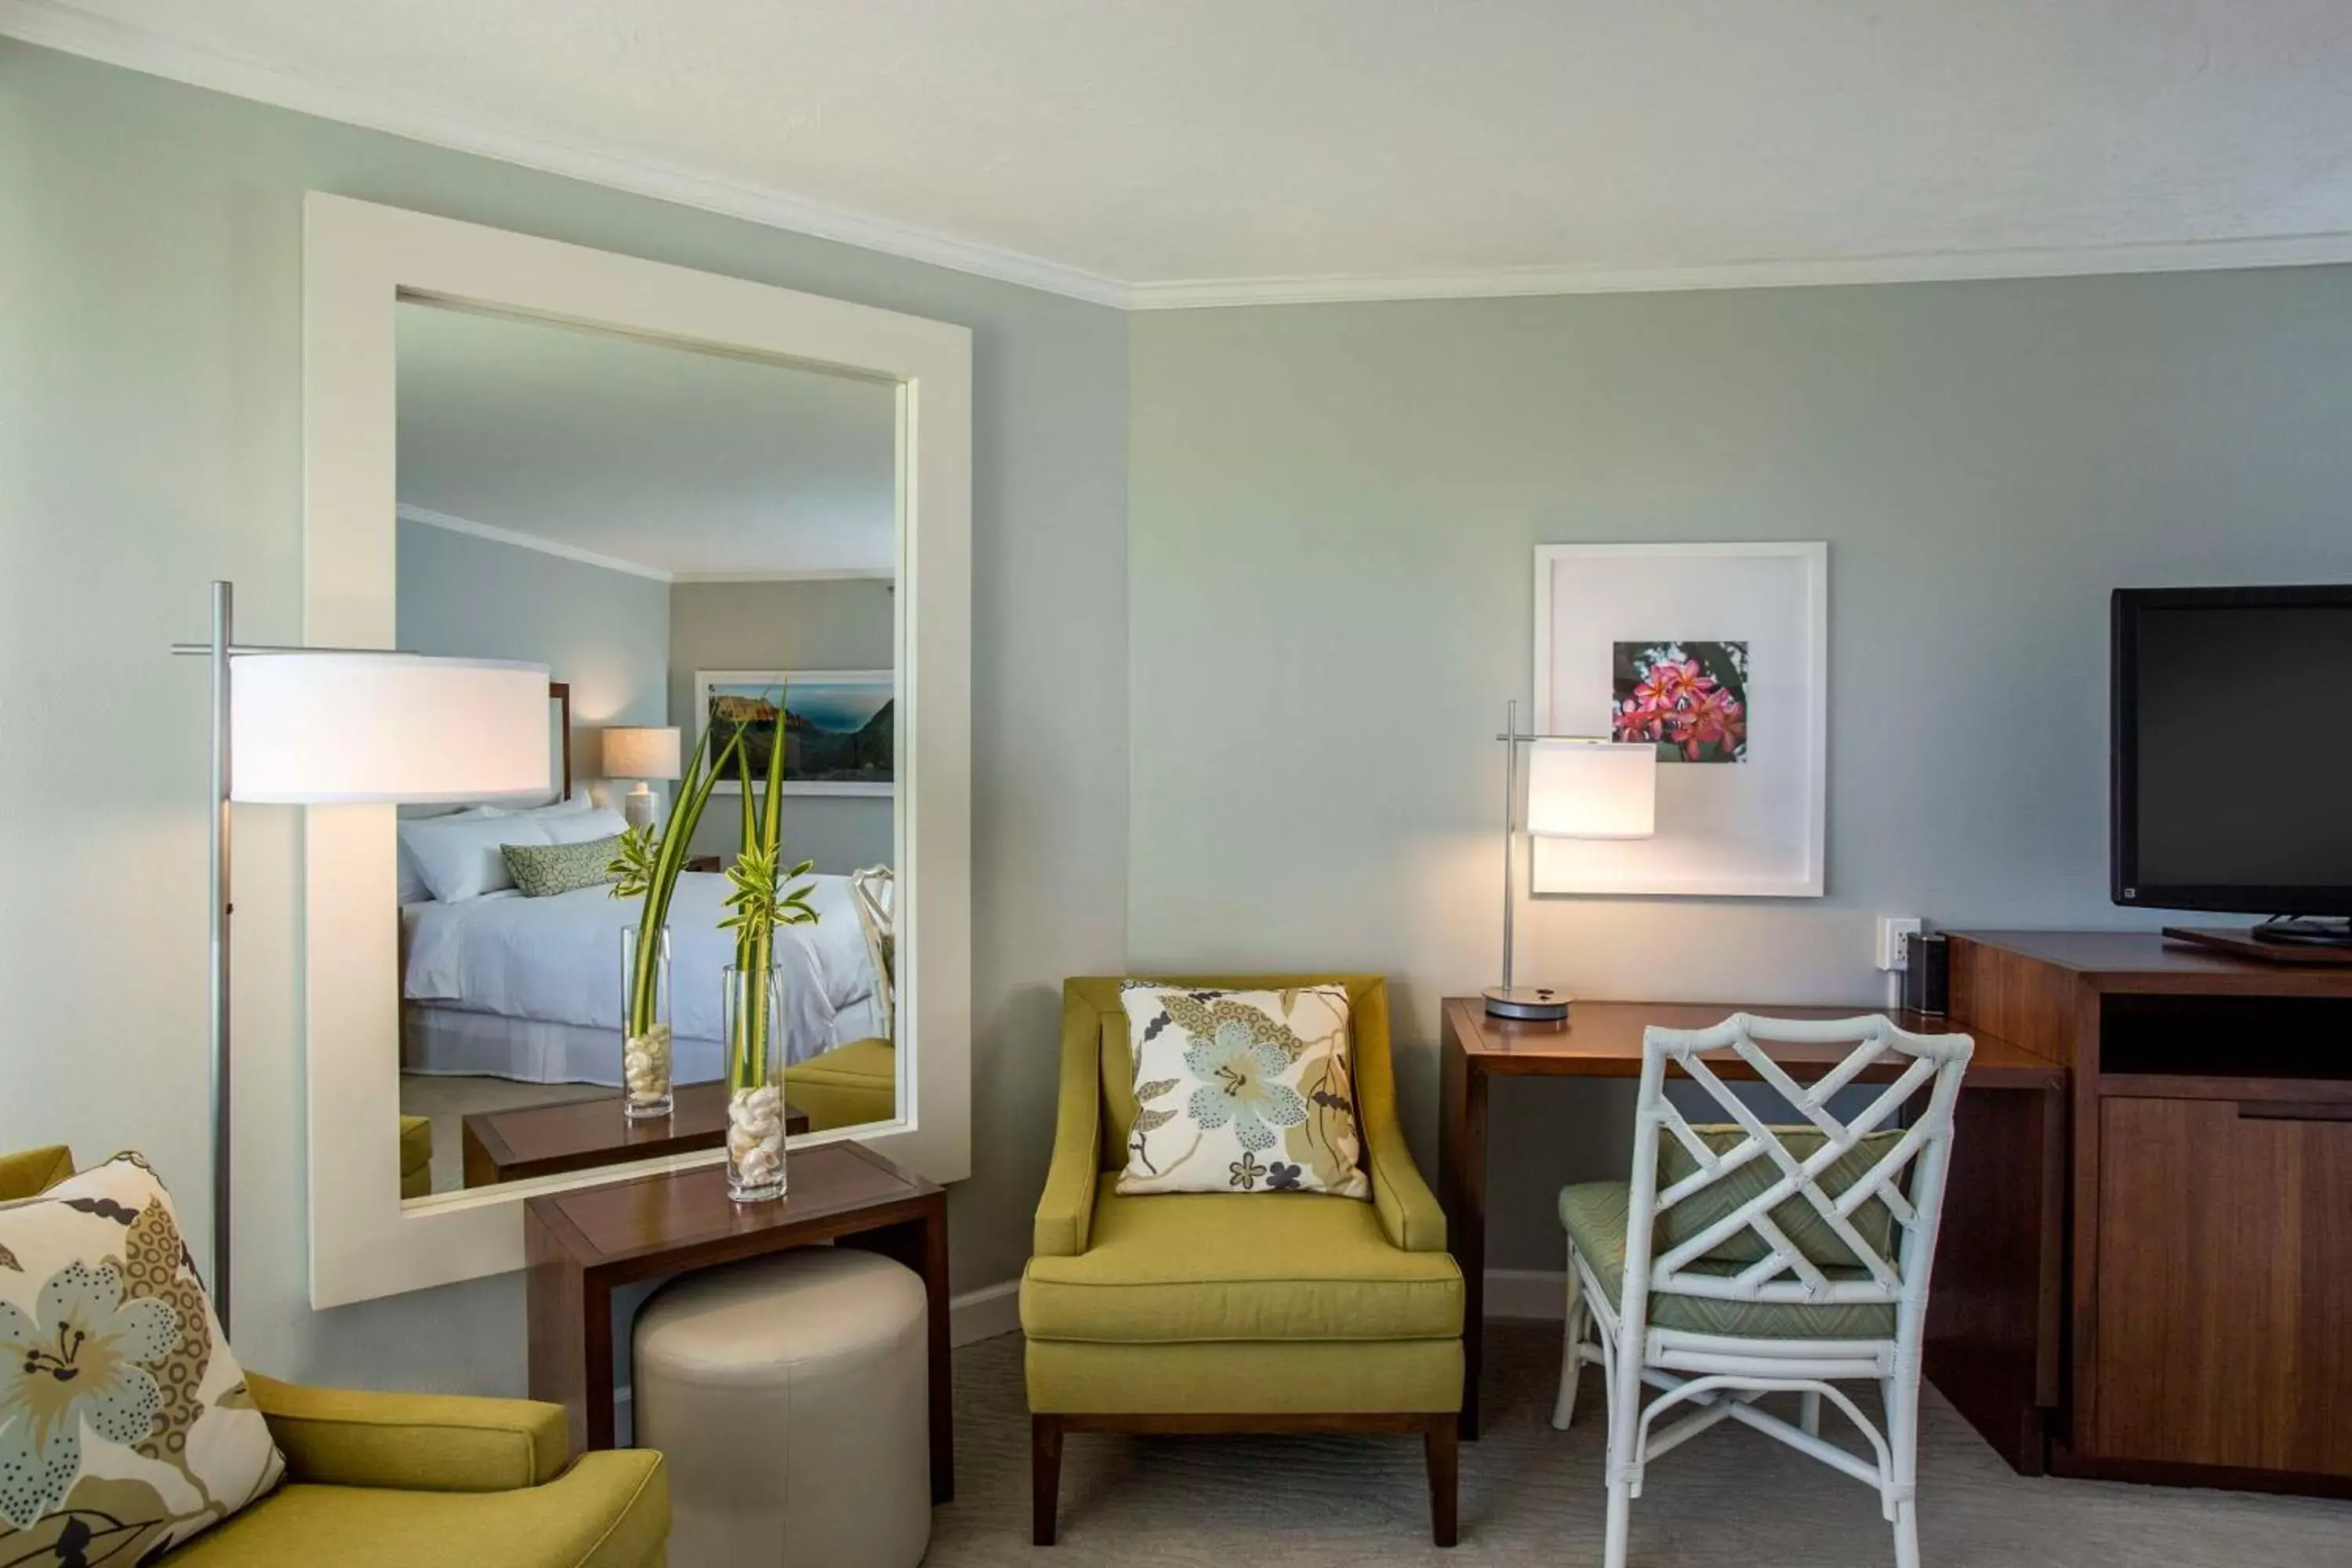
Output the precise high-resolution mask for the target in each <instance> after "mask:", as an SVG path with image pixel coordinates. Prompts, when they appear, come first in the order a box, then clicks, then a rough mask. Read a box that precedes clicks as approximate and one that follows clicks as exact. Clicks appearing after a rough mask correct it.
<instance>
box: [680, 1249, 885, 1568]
mask: <svg viewBox="0 0 2352 1568" xmlns="http://www.w3.org/2000/svg"><path fill="white" fill-rule="evenodd" d="M635 1346H636V1365H635V1372H634V1373H633V1384H634V1386H635V1399H634V1405H635V1419H636V1442H637V1446H638V1447H646V1448H658V1449H660V1450H661V1451H662V1453H663V1454H664V1455H665V1456H666V1457H667V1460H668V1465H669V1479H670V1508H671V1514H672V1519H673V1523H672V1524H671V1527H670V1537H669V1562H670V1568H720V1565H721V1564H727V1565H730V1568H731V1565H734V1564H739V1563H741V1564H760V1565H761V1568H765V1565H767V1564H780V1565H782V1564H789V1565H790V1568H915V1565H916V1564H917V1563H920V1562H921V1561H922V1559H923V1552H924V1551H925V1550H926V1549H927V1548H928V1547H929V1544H930V1539H931V1491H930V1448H929V1445H930V1434H929V1404H928V1397H927V1395H928V1389H929V1362H928V1360H927V1357H926V1352H925V1340H924V1300H923V1283H922V1280H921V1279H919V1278H918V1277H917V1276H916V1275H914V1274H913V1273H912V1272H910V1271H908V1269H905V1268H900V1267H899V1266H898V1264H896V1263H893V1262H891V1261H890V1260H889V1259H887V1258H879V1257H877V1256H876V1255H874V1254H873V1253H870V1252H858V1251H856V1250H854V1249H852V1248H849V1247H806V1248H803V1249H802V1250H800V1251H797V1252H789V1253H786V1254H784V1255H783V1256H782V1257H779V1258H760V1259H758V1260H756V1261H753V1262H750V1263H743V1264H738V1265H736V1266H734V1267H732V1268H724V1269H712V1270H709V1271H706V1272H704V1273H700V1274H694V1275H689V1276H688V1277H687V1278H685V1279H680V1280H678V1281H677V1283H676V1284H673V1285H669V1286H667V1287H665V1288H664V1289H662V1290H661V1291H659V1292H658V1293H657V1294H656V1295H655V1296H654V1298H653V1299H652V1300H649V1301H647V1302H646V1305H645V1307H644V1308H643V1310H640V1311H639V1312H638V1314H637V1321H636V1330H635Z"/></svg>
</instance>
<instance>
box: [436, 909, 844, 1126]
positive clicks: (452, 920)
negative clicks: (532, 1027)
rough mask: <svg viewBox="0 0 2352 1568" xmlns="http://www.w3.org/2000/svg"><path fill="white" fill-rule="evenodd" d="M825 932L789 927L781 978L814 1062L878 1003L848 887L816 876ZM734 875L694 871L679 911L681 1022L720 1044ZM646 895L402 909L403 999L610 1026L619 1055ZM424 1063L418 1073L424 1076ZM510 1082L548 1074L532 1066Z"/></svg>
mask: <svg viewBox="0 0 2352 1568" xmlns="http://www.w3.org/2000/svg"><path fill="white" fill-rule="evenodd" d="M809 880H810V882H811V883H813V884H814V886H813V888H812V890H811V893H810V898H809V902H810V905H811V906H812V907H813V908H814V910H816V912H817V923H816V924H815V925H814V926H789V927H786V928H784V929H782V931H778V933H777V939H776V962H777V963H778V965H779V966H780V967H781V968H782V971H783V979H784V1023H785V1041H786V1050H787V1054H786V1060H787V1061H791V1062H801V1061H806V1060H807V1059H808V1058H811V1057H814V1056H817V1055H820V1054H822V1053H824V1052H825V1051H827V1050H830V1049H832V1048H833V1047H835V1046H836V1045H839V1044H842V1043H844V1042H843V1039H842V1038H841V1037H838V1029H837V1026H838V1025H839V1024H842V1023H844V1022H847V1021H848V1020H846V1019H845V1018H844V1015H845V1014H854V1015H855V1016H856V1018H857V1019H859V1020H864V1019H866V1018H867V1017H870V1016H871V1013H872V1009H871V1008H869V1007H865V1006H860V1005H858V1004H860V1003H862V1002H864V1001H866V999H867V998H868V997H870V996H872V995H873V994H874V987H875V975H874V964H873V960H872V958H871V957H870V956H869V953H868V950H867V947H866V933H865V930H864V928H863V927H862V926H861V925H860V924H859V923H858V916H857V910H856V904H855V902H854V900H853V897H852V894H851V892H850V890H849V879H847V878H845V877H812V878H810V879H809ZM726 890H727V879H726V878H725V877H723V876H719V875H717V874H715V873H709V872H698V871H688V872H685V873H683V874H681V875H680V876H679V878H678V879H677V893H676V894H675V896H674V897H673V898H672V900H671V902H670V918H669V928H670V987H671V1004H670V1005H671V1009H672V1012H671V1019H672V1024H673V1026H674V1027H675V1029H676V1032H677V1036H678V1037H679V1039H680V1042H681V1049H683V1048H684V1046H683V1042H684V1041H686V1040H688V1039H703V1040H716V1039H718V1038H719V1032H720V1031H719V1011H720V989H721V980H720V972H721V971H723V970H724V969H725V968H726V967H727V966H728V965H729V964H730V963H733V962H734V961H735V939H734V933H733V932H731V931H720V930H719V921H720V920H721V919H722V918H723V917H724V915H725V913H726V910H725V909H724V908H723V905H722V900H724V898H725V896H726ZM638 914H639V904H638V901H637V900H635V899H628V900H622V899H615V898H614V897H613V896H612V894H611V890H610V889H607V888H603V887H596V888H582V889H577V890H575V891H573V892H569V893H559V894H557V895H556V896H555V897H553V898H546V899H527V898H524V897H523V896H522V895H521V894H520V893H519V892H515V891H506V892H499V893H489V894H485V895H484V896H482V897H480V898H478V899H467V900H462V901H460V902H457V903H454V904H444V903H436V902H425V903H416V904H408V905H404V906H403V908H402V910H401V931H402V939H403V942H402V945H403V947H404V950H405V958H404V965H403V971H402V976H401V994H402V996H403V997H404V998H405V999H406V1000H407V1001H410V1002H416V1003H431V1004H440V1005H452V1006H457V1007H461V1008H465V1009H467V1010H469V1011H474V1012H480V1013H488V1014H495V1015H498V1016H502V1017H508V1018H520V1019H529V1020H531V1021H534V1022H541V1023H554V1024H567V1025H573V1026H589V1027H596V1028H607V1029H611V1030H612V1031H614V1062H615V1065H616V1066H617V1064H618V1059H619V1056H618V1053H619V1050H620V1047H619V1043H618V1037H619V1031H620V1026H621V932H622V931H624V930H625V929H626V928H627V927H630V926H632V925H634V924H635V923H636V921H637V918H638ZM415 1065H416V1064H412V1066H415ZM500 1076H505V1077H515V1078H525V1079H533V1080H534V1081H545V1080H541V1079H537V1078H536V1075H535V1074H534V1073H533V1072H531V1071H530V1070H529V1069H528V1068H526V1067H525V1066H523V1065H522V1064H520V1063H518V1064H517V1067H516V1070H514V1071H511V1072H509V1073H505V1074H502V1075H500Z"/></svg>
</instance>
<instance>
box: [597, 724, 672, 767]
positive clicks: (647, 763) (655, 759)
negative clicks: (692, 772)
mask: <svg viewBox="0 0 2352 1568" xmlns="http://www.w3.org/2000/svg"><path fill="white" fill-rule="evenodd" d="M679 755H680V753H679V750H678V733H677V730H675V729H670V728H665V727H663V726H660V725H645V726H638V725H625V724H624V725H615V726H614V727H613V728H612V729H609V730H607V731H604V776H605V777H606V778H608V779H674V778H676V777H677V776H678V775H679V773H683V772H684V771H685V770H684V769H683V768H682V767H681V766H680V765H679Z"/></svg>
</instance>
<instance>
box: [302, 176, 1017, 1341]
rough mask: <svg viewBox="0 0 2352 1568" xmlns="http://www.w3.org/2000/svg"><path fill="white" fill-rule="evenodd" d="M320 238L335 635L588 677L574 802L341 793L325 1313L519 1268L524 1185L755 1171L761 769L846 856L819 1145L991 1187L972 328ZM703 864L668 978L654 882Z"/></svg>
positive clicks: (568, 709)
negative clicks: (736, 915) (753, 905)
mask: <svg viewBox="0 0 2352 1568" xmlns="http://www.w3.org/2000/svg"><path fill="white" fill-rule="evenodd" d="M307 224H308V228H307V267H308V275H307V284H308V314H307V322H306V326H307V333H306V339H307V341H306V354H307V356H308V365H307V370H308V387H309V390H308V395H307V404H308V409H307V413H308V421H309V427H308V431H307V435H308V448H309V454H308V455H309V464H310V513H309V520H308V531H307V535H306V541H307V545H308V550H309V559H310V574H309V584H310V594H309V605H308V612H309V613H308V619H307V625H306V635H307V636H308V637H309V639H310V641H312V642H314V643H322V644H324V643H333V644H358V645H362V646H396V647H402V648H404V649H408V650H411V651H415V652H418V653H426V654H445V655H461V656H468V657H478V658H499V659H513V660H524V661H528V662H530V663H533V664H539V665H544V666H545V667H546V668H547V669H548V672H549V678H550V702H549V710H548V715H549V717H548V735H547V745H548V752H549V759H550V762H549V785H548V789H547V791H546V793H545V795H543V796H541V797H534V798H528V799H517V798H513V797H508V798H502V799H499V800H496V801H482V802H452V803H448V804H446V805H436V806H403V807H399V808H397V809H396V810H395V809H394V808H391V807H371V806H342V807H331V808H313V809H312V812H311V816H310V824H309V829H308V832H307V835H306V869H307V875H306V927H307V948H308V962H307V964H306V974H307V983H308V995H307V1008H306V1016H307V1044H308V1061H309V1064H310V1089H311V1096H310V1099H311V1125H310V1168H311V1187H312V1204H311V1209H310V1215H311V1254H312V1269H311V1285H312V1299H313V1301H314V1303H316V1304H318V1305H322V1306H323V1305H331V1304H333V1303H335V1302H338V1301H344V1300H358V1299H362V1298H364V1297H368V1296H374V1295H382V1294H386V1293H389V1292H392V1291H395V1290H401V1289H415V1288H419V1287H421V1286H425V1285H428V1284H435V1283H441V1282H445V1281H447V1280H450V1279H463V1278H467V1277H470V1276H473V1275H478V1274H482V1273H488V1272H494V1271H498V1270H499V1269H503V1268H513V1267H517V1266H519V1265H520V1229H521V1226H520V1200H521V1199H523V1198H525V1197H527V1196H529V1195H530V1194H535V1193H540V1192H545V1191H549V1190H552V1189H555V1188H559V1187H562V1186H567V1185H575V1184H583V1183H589V1182H605V1181H613V1180H619V1179H628V1178H631V1177H634V1176H637V1175H643V1174H646V1173H657V1172H660V1171H663V1170H667V1169H670V1168H675V1167H679V1166H686V1165H693V1164H700V1163H718V1162H719V1160H720V1159H721V1158H722V1154H721V1152H720V1151H721V1146H722V1144H723V1142H724V1139H725V1135H726V1131H727V1124H728V1113H727V1086H726V1084H725V1082H724V1046H723V1042H722V1035H723V1033H724V1027H725V1007H724V1000H725V991H724V981H723V978H722V977H723V975H724V973H725V972H726V970H727V969H728V967H729V966H730V964H732V963H734V962H735V961H736V957H737V949H736V942H735V937H734V933H733V932H731V931H729V930H727V929H725V928H724V927H723V926H722V924H721V922H722V921H725V920H726V919H727V917H728V915H729V913H730V910H729V908H728V905H727V902H726V900H727V897H728V894H729V892H730V879H729V876H728V872H729V870H730V868H731V867H732V866H733V865H734V863H735V862H736V860H737V858H738V857H739V855H740V853H741V852H742V850H743V849H744V847H745V832H746V823H745V813H744V798H745V792H744V789H743V785H742V784H741V783H740V774H742V773H748V774H749V775H750V777H751V785H752V793H753V794H755V795H757V794H761V793H764V788H765V784H766V781H767V779H768V778H769V777H771V776H776V777H780V778H781V780H782V784H781V787H780V789H779V791H778V795H777V798H778V801H779V803H780V815H781V820H782V838H783V844H784V852H785V858H786V861H787V863H796V862H799V861H802V860H805V861H807V862H809V863H810V864H809V869H808V871H807V873H806V874H805V875H803V877H801V878H799V879H797V880H796V881H795V882H794V883H793V884H792V890H794V891H797V892H799V893H800V894H802V895H803V900H804V901H805V904H806V906H807V909H808V910H809V911H810V912H811V913H813V914H814V921H809V922H806V923H802V924H795V925H788V926H785V927H783V928H782V929H781V930H780V931H779V933H778V937H777V940H776V942H775V945H774V959H775V966H776V970H777V973H778V975H779V980H780V994H781V996H782V1007H781V1012H780V1015H779V1016H778V1018H777V1020H776V1022H775V1026H774V1027H773V1029H772V1037H773V1039H772V1049H773V1050H774V1051H775V1052H777V1053H778V1054H779V1055H780V1056H781V1058H782V1064H783V1065H782V1076H783V1084H784V1088H783V1105H784V1111H783V1114H784V1117H785V1124H786V1126H787V1128H788V1130H789V1131H790V1132H791V1134H792V1142H793V1145H794V1146H797V1147H806V1146H808V1145H810V1144H812V1143H814V1142H823V1141H826V1140H829V1139H834V1138H841V1137H853V1136H854V1137H856V1138H859V1139H860V1140H862V1141H864V1142H867V1143H869V1144H870V1145H872V1146H875V1147H877V1148H879V1149H881V1150H883V1151H884V1152H888V1153H890V1154H891V1155H892V1156H893V1157H895V1158H898V1159H900V1160H901V1161H902V1162H904V1163H907V1164H908V1165H909V1166H911V1167H913V1168H915V1169H917V1170H919V1171H920V1172H922V1173H924V1174H927V1175H929V1176H931V1177H933V1178H934V1179H938V1180H953V1179H956V1178H958V1177H960V1176H961V1175H963V1174H965V1173H966V1172H967V1169H968V1163H969V1153H968V1151H969V1130H968V1126H967V1118H968V1108H969V1077H968V1073H969V1068H968V1062H967V1058H966V1051H967V1044H966V1042H967V1036H968V1030H969V1006H970V1003H969V957H968V953H969V935H968V918H969V913H968V891H967V889H968V877H969V870H968V864H969V849H968V816H969V809H968V798H969V784H968V759H967V743H968V733H969V719H968V700H969V696H968V682H967V679H966V677H965V673H964V670H965V663H966V656H967V654H968V647H969V631H968V626H969V619H968V603H969V566H968V551H969V538H970V522H969V493H970V474H969V460H970V459H969V449H970V414H969V398H970V343H969V336H968V334H967V333H966V332H965V331H964V330H963V329H961V328H957V327H952V326H947V325H943V324H941V323H938V322H932V321H920V320H918V319H915V318H909V317H905V316H899V315H896V314H893V313H890V312H885V311H879V310H870V309H866V308H863V307H856V306H850V305H845V304H843V303H841V302H839V301H835V300H821V299H816V298H814V297H811V296H806V295H802V294H797V293H793V292H791V291H789V290H784V289H773V288H767V287H763V286H760V285H755V284H751V283H746V282H743V281H740V280H738V279H723V278H717V277H713V276H710V275H708V274H701V273H696V272H690V271H687V270H684V269H681V268H671V267H666V266H661V265H658V264H655V263H649V262H646V261H642V260H638V259H635V258H625V257H618V256H611V255H606V254H604V253H600V252H593V251H587V250H582V249H579V248H577V247H568V246H562V245H557V244H553V243H551V242H548V241H544V240H539V239H533V238H530V237H523V236H518V235H510V234H504V233H500V232H498V231H495V230H488V229H482V228H478V227H475V226H469V225H463V224H456V223H451V222H447V221H446V220H441V219H436V218H430V217H425V216H420V215H416V214H411V213H404V212H398V211H394V210H392V209H388V208H383V207H376V206H372V205H365V204H361V203H355V202H350V201H345V200H341V199H339V198H333V197H326V196H315V195H314V196H313V197H312V198H311V201H310V208H309V212H308V215H307ZM724 755H732V756H734V757H735V758H737V762H736V763H733V764H730V766H729V767H728V769H727V770H726V772H725V773H723V774H722V775H720V777H719V780H718V782H717V783H716V784H714V786H713V787H712V788H711V789H710V790H709V792H708V795H707V796H706V797H705V798H703V800H702V803H701V809H700V812H699V816H698V818H696V819H695V820H693V821H692V822H690V823H689V822H688V821H687V820H686V818H687V816H688V815H689V813H688V805H689V801H688V796H687V795H686V794H685V790H686V786H687V784H688V782H689V777H690V775H691V774H692V773H694V772H695V771H696V769H697V766H698V763H697V761H696V759H697V758H698V756H699V757H700V759H701V763H700V764H699V765H700V767H701V768H702V769H703V770H705V771H707V770H708V768H709V763H710V761H711V760H712V759H714V758H717V757H719V756H724ZM771 763H773V764H774V768H773V770H771V767H770V764H771ZM670 840H675V841H676V842H677V847H679V849H680V850H681V851H682V854H681V856H680V857H679V859H680V864H681V865H682V869H681V870H680V871H679V872H678V873H677V879H676V883H675V890H674V891H673V892H672V893H671V895H670V897H669V900H668V918H667V922H666V934H667V942H666V947H667V965H666V968H664V969H663V970H662V972H661V973H660V974H659V976H658V980H657V983H656V984H655V986H654V987H653V989H652V990H650V991H648V990H647V989H646V986H645V971H644V970H643V969H642V968H641V967H638V966H633V965H631V964H630V963H628V962H627V961H626V957H625V955H626V954H627V952H629V950H630V947H631V945H632V944H633V943H634V942H636V941H637V940H638V939H639V936H640V933H641V932H642V931H643V930H644V929H646V921H645V918H644V907H645V900H643V898H642V897H641V896H638V895H636V894H635V892H634V890H633V889H632V887H631V886H630V885H629V884H628V883H627V881H626V880H625V863H626V861H627V860H628V858H629V856H628V853H627V852H628V851H629V850H630V849H631V848H632V847H635V848H640V849H642V848H643V847H646V846H647V845H652V846H658V845H660V844H661V843H663V842H665V841H670ZM633 841H634V842H633ZM648 1009H650V1011H648ZM665 1068H666V1071H664V1070H661V1069H665ZM659 1089H667V1108H666V1109H662V1108H660V1107H658V1106H656V1105H655V1104H654V1102H653V1100H652V1094H653V1093H654V1091H656V1090H659ZM649 1110H650V1112H651V1113H648V1111H649ZM633 1112H635V1113H634V1114H633ZM787 1174H789V1156H788V1157H787Z"/></svg>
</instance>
